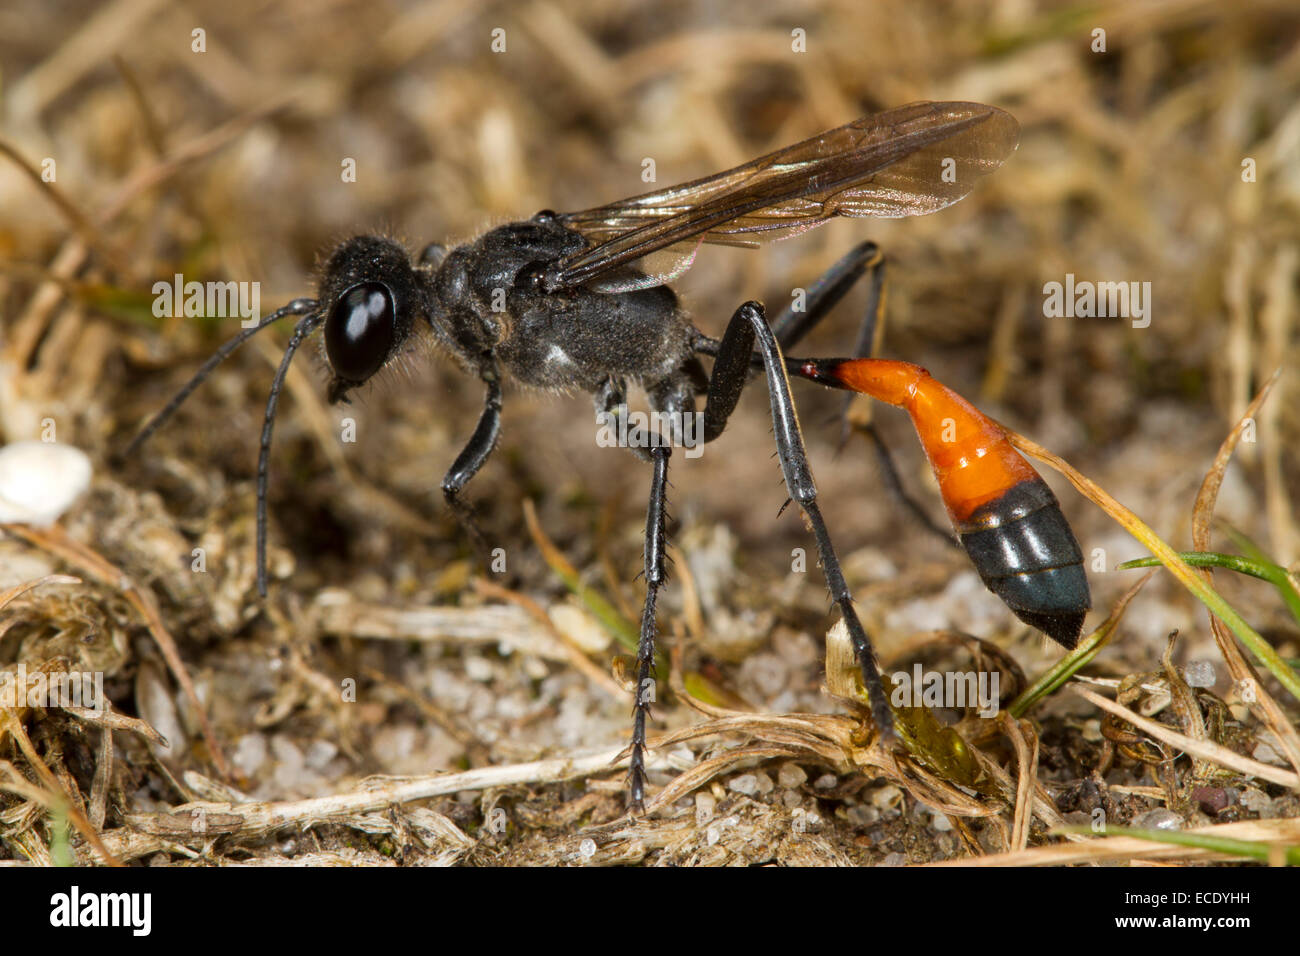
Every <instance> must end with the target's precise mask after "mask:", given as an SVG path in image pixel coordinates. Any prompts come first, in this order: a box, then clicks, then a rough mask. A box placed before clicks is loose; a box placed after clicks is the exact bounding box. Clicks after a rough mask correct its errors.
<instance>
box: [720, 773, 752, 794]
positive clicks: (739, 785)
mask: <svg viewBox="0 0 1300 956" xmlns="http://www.w3.org/2000/svg"><path fill="white" fill-rule="evenodd" d="M727 789H728V790H734V791H735V792H736V793H743V794H744V795H745V796H747V797H752V796H753V795H754V794H756V793H758V778H757V777H755V776H754V775H753V774H752V773H744V774H741V775H740V776H739V777H736V778H734V779H732V780H730V781H728V783H727Z"/></svg>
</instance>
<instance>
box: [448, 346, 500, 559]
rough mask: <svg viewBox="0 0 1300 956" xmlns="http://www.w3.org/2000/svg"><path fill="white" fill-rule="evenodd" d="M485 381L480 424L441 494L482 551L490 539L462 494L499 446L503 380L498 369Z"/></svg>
mask: <svg viewBox="0 0 1300 956" xmlns="http://www.w3.org/2000/svg"><path fill="white" fill-rule="evenodd" d="M483 381H484V382H485V383H486V384H487V396H486V397H485V398H484V400H483V414H482V415H480V416H479V420H478V425H477V426H476V427H475V428H474V434H473V435H471V436H470V439H469V442H468V443H467V444H466V445H465V447H464V448H463V449H462V450H461V453H460V454H459V455H457V456H456V461H455V462H454V463H453V464H452V466H451V468H450V469H449V470H448V471H447V474H446V476H445V477H444V478H443V479H442V496H443V498H444V499H445V500H446V502H447V506H448V507H449V508H451V510H452V513H453V514H454V515H455V516H456V520H457V521H459V522H460V524H461V527H463V528H464V529H465V531H466V533H467V534H468V535H469V536H470V538H471V539H472V540H473V542H474V546H475V548H477V549H478V551H479V552H480V553H481V554H487V553H488V549H487V542H486V540H485V539H484V537H483V532H482V531H481V530H479V526H478V522H477V521H475V520H474V508H473V506H472V505H471V504H470V503H469V502H467V501H465V500H464V499H463V498H461V497H460V493H461V491H462V490H463V489H464V488H465V486H466V485H467V484H469V480H470V479H471V478H473V477H474V476H475V475H476V474H478V470H479V469H480V468H482V467H483V463H484V462H485V461H487V460H488V456H489V455H491V454H492V451H493V449H495V448H496V446H497V439H498V438H500V436H501V383H500V382H499V381H498V379H497V376H496V374H495V372H488V373H486V374H485V375H484V376H483Z"/></svg>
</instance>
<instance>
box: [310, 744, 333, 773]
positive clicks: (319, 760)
mask: <svg viewBox="0 0 1300 956" xmlns="http://www.w3.org/2000/svg"><path fill="white" fill-rule="evenodd" d="M338 752H339V748H338V747H337V746H336V745H335V744H334V743H332V742H331V741H328V740H314V741H312V744H311V746H310V747H308V748H307V766H308V767H310V768H311V769H312V770H324V769H325V768H326V767H328V766H329V762H330V761H331V760H333V759H334V758H335V757H336V756H338Z"/></svg>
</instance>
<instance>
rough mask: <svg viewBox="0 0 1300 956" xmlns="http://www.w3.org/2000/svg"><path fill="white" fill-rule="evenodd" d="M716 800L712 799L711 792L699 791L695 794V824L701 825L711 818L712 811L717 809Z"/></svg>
mask: <svg viewBox="0 0 1300 956" xmlns="http://www.w3.org/2000/svg"><path fill="white" fill-rule="evenodd" d="M717 806H718V802H717V801H716V800H715V799H713V794H711V793H705V792H700V793H697V794H696V795H695V823H696V825H697V826H703V825H704V824H706V823H708V822H709V821H710V820H712V819H713V814H714V811H715V810H716V809H717Z"/></svg>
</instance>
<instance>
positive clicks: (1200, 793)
mask: <svg viewBox="0 0 1300 956" xmlns="http://www.w3.org/2000/svg"><path fill="white" fill-rule="evenodd" d="M1192 799H1193V800H1194V801H1195V802H1196V805H1197V806H1198V807H1200V808H1201V812H1202V813H1204V814H1208V815H1209V816H1214V815H1216V814H1217V813H1218V812H1219V811H1220V810H1224V809H1226V808H1227V807H1228V805H1229V804H1231V803H1232V800H1231V799H1230V798H1229V796H1228V791H1227V790H1225V789H1224V788H1223V787H1197V788H1196V789H1194V790H1193V791H1192Z"/></svg>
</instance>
